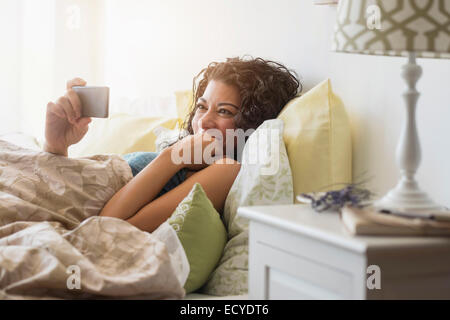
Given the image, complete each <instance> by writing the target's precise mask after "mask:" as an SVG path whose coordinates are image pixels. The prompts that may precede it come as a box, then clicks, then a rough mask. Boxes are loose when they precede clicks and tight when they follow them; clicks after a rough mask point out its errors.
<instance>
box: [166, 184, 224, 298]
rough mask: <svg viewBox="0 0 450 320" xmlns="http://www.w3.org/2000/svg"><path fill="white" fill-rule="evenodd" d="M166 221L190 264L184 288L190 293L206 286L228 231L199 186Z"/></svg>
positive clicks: (196, 186)
mask: <svg viewBox="0 0 450 320" xmlns="http://www.w3.org/2000/svg"><path fill="white" fill-rule="evenodd" d="M167 222H168V223H169V224H170V225H171V226H172V227H173V228H174V230H175V231H176V232H177V235H178V238H179V239H180V242H181V244H182V245H183V248H184V251H185V252H186V256H187V259H188V261H189V265H190V272H189V276H188V278H187V280H186V283H185V284H184V289H185V290H186V293H189V292H193V291H195V290H197V289H199V288H200V287H201V286H202V285H203V284H205V283H206V280H207V279H208V277H209V275H210V274H211V272H212V271H213V270H214V268H215V266H216V265H217V263H218V262H219V260H220V258H221V257H222V251H223V248H224V247H225V244H226V242H227V231H226V229H225V226H224V225H223V222H222V220H221V219H220V215H219V213H218V212H217V211H216V209H215V208H214V206H213V204H212V203H211V201H210V200H209V199H208V197H207V196H206V193H205V191H204V190H203V188H202V186H201V185H200V183H196V184H195V185H194V186H193V187H192V190H191V191H190V192H189V194H188V195H187V196H186V197H185V198H184V199H183V201H181V202H180V204H179V205H178V206H177V208H176V209H175V211H174V213H173V214H172V215H171V216H170V218H169V219H168V220H167Z"/></svg>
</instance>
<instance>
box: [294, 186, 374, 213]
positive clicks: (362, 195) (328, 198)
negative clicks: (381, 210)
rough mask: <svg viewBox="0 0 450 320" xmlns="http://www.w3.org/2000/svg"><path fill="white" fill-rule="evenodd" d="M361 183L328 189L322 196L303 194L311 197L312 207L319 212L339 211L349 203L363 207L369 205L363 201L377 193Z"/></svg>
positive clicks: (308, 197)
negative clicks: (362, 186)
mask: <svg viewBox="0 0 450 320" xmlns="http://www.w3.org/2000/svg"><path fill="white" fill-rule="evenodd" d="M359 184H360V183H357V184H353V183H352V184H348V185H347V186H346V187H345V188H343V189H340V190H332V191H328V192H325V193H324V194H323V195H321V196H316V195H315V194H308V193H302V194H301V196H303V197H305V198H307V199H310V200H311V207H312V208H313V209H314V210H315V211H317V212H322V211H325V210H333V211H339V210H340V209H341V208H343V207H344V206H345V205H347V204H350V205H351V206H354V207H358V208H362V207H364V206H367V204H364V203H363V202H364V201H368V200H370V198H371V197H372V196H374V195H375V194H374V193H372V192H371V191H370V190H368V189H365V188H360V187H358V185H359Z"/></svg>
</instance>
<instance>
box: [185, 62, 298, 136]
mask: <svg viewBox="0 0 450 320" xmlns="http://www.w3.org/2000/svg"><path fill="white" fill-rule="evenodd" d="M211 80H218V81H222V82H224V83H225V84H228V85H233V86H235V87H236V88H238V90H239V94H240V97H241V108H240V110H239V112H238V114H237V115H236V116H235V119H234V120H235V125H236V128H241V129H243V130H244V131H245V130H247V129H251V128H252V129H256V128H257V127H258V126H259V125H260V124H262V123H263V122H264V121H265V120H267V119H274V118H276V117H277V116H278V114H279V113H280V111H281V109H282V108H283V107H284V106H285V105H286V104H287V103H288V102H289V100H291V99H292V98H294V97H295V96H297V95H298V94H299V93H300V92H301V91H302V84H301V83H300V81H299V80H298V79H297V73H296V72H295V71H292V70H289V69H287V68H286V67H285V66H283V65H282V64H281V63H278V62H274V61H270V60H264V59H262V58H252V57H250V58H249V59H246V56H244V57H243V58H239V57H235V58H227V59H226V61H225V62H211V63H210V64H209V65H208V67H206V68H204V69H203V70H201V71H200V72H199V74H198V75H197V76H195V77H194V80H193V85H192V91H193V97H194V99H193V104H192V105H191V107H190V110H191V111H190V113H189V114H188V115H187V117H186V119H185V120H184V123H183V125H182V129H185V130H187V132H188V133H189V134H193V133H194V132H193V128H192V119H193V117H194V115H195V112H196V110H197V108H196V105H197V100H198V99H199V98H200V97H201V96H202V95H203V93H204V92H205V89H206V87H207V85H208V83H209V81H211Z"/></svg>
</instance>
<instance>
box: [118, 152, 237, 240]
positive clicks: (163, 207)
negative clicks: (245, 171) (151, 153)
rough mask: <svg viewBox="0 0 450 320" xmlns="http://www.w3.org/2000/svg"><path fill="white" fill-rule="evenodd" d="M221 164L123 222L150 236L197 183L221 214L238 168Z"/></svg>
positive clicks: (205, 171)
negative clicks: (149, 233)
mask: <svg viewBox="0 0 450 320" xmlns="http://www.w3.org/2000/svg"><path fill="white" fill-rule="evenodd" d="M155 160H156V159H155ZM155 160H153V161H155ZM224 160H225V159H222V160H218V161H216V162H214V163H213V164H211V165H210V166H208V167H206V168H204V169H202V170H200V171H198V172H197V173H195V174H193V175H192V176H191V177H190V178H188V179H187V180H186V181H184V182H183V183H182V184H180V185H178V186H177V187H176V188H174V189H172V190H170V191H169V192H167V193H165V194H163V195H162V196H161V197H159V198H157V199H156V200H153V201H151V202H150V203H148V204H147V205H146V206H145V207H143V208H142V209H140V210H139V211H138V212H137V213H136V214H135V215H133V216H132V217H130V218H127V219H126V220H127V221H128V222H129V223H131V224H133V225H134V226H136V227H137V228H139V229H141V230H143V231H147V232H153V231H154V230H155V229H156V228H158V227H159V226H160V225H161V224H162V223H163V222H165V221H166V220H167V219H168V218H169V217H170V216H171V215H172V213H173V212H174V211H175V209H176V207H177V206H178V204H179V203H180V202H181V201H182V200H183V199H184V198H185V197H186V196H187V195H188V193H189V191H191V189H192V187H193V186H194V184H195V183H197V182H198V183H200V184H201V185H202V188H203V189H204V190H205V193H206V195H207V196H208V198H209V200H211V202H212V203H213V205H214V208H215V209H216V210H217V211H219V212H222V210H223V207H224V204H225V199H226V198H227V195H228V192H229V191H230V188H231V186H232V185H233V182H234V180H235V179H236V176H237V175H238V173H239V170H240V167H241V165H240V163H239V162H237V161H234V160H232V159H227V160H228V162H231V163H226V162H224ZM161 188H162V186H161ZM158 192H159V191H158Z"/></svg>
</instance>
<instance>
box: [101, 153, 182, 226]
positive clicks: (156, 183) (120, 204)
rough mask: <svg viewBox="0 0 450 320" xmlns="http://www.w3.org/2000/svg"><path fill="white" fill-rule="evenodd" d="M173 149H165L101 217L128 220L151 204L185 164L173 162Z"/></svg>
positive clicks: (112, 199) (113, 198)
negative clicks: (171, 154)
mask: <svg viewBox="0 0 450 320" xmlns="http://www.w3.org/2000/svg"><path fill="white" fill-rule="evenodd" d="M170 152H171V149H170V148H167V149H164V150H163V151H162V152H161V153H160V154H159V155H158V156H157V157H156V158H155V159H154V160H153V161H152V162H150V163H149V164H148V165H147V166H146V167H145V168H144V169H143V170H142V171H140V172H139V173H138V174H137V175H136V176H135V177H134V178H133V179H131V181H129V182H128V183H127V184H126V185H125V186H123V187H122V189H120V190H119V191H118V192H116V194H114V196H113V197H112V198H111V199H109V201H108V202H107V203H106V205H105V206H104V207H103V209H102V211H101V212H100V214H99V215H100V216H108V217H115V218H120V219H124V220H126V219H128V218H130V217H132V216H133V215H134V214H135V213H136V212H138V211H139V210H140V209H141V208H142V207H143V206H144V205H146V204H148V203H149V202H151V201H152V200H153V199H154V198H155V197H156V196H157V195H158V193H159V192H160V191H161V189H162V188H163V187H164V186H165V185H166V183H167V181H169V180H170V178H171V177H173V175H175V173H177V172H178V171H179V170H180V169H182V168H183V164H175V163H174V162H173V161H171V157H170Z"/></svg>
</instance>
